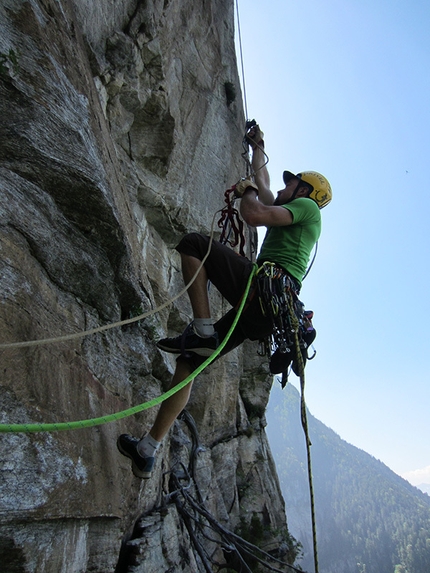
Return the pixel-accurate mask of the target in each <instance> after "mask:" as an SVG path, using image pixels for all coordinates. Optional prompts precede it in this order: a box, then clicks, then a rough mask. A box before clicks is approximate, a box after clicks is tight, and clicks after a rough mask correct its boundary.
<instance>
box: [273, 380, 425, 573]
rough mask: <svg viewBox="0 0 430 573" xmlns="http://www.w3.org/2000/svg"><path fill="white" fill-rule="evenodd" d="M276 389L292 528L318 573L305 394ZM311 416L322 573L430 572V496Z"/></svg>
mask: <svg viewBox="0 0 430 573" xmlns="http://www.w3.org/2000/svg"><path fill="white" fill-rule="evenodd" d="M275 386H276V387H275V388H274V389H273V391H272V398H271V401H270V404H269V409H268V412H267V418H268V428H267V429H268V435H269V440H270V444H271V448H272V452H273V455H274V458H275V461H276V464H277V468H278V473H279V478H280V481H281V488H282V492H283V495H284V498H285V502H286V511H287V519H288V525H289V529H290V531H291V533H292V534H293V535H294V536H295V537H296V538H297V539H298V540H299V541H301V542H302V544H303V547H304V559H303V561H302V567H303V569H305V570H307V571H310V572H311V571H313V558H312V550H311V547H312V545H311V525H310V509H309V486H308V478H307V465H306V449H305V442H304V437H303V430H302V427H301V423H300V403H299V402H300V396H299V393H298V391H297V390H296V389H295V388H294V387H293V386H292V385H291V384H288V385H287V387H286V388H285V390H283V391H282V390H281V389H280V387H278V384H277V383H276V382H275ZM308 416H309V431H310V436H311V441H312V449H311V450H312V465H313V476H314V490H315V498H316V502H315V503H316V513H317V535H318V552H319V563H320V573H429V572H430V497H429V496H428V495H427V494H424V493H422V492H421V491H420V490H418V489H417V488H415V487H413V486H411V485H410V484H409V483H408V482H407V481H405V480H404V479H402V478H401V477H399V476H398V475H396V474H395V473H394V472H392V471H391V470H390V469H389V468H388V467H387V466H385V465H384V464H383V463H381V462H380V461H378V460H376V459H375V458H374V457H372V456H370V455H369V454H367V453H365V452H364V451H362V450H359V449H358V448H356V447H354V446H352V445H350V444H348V443H347V442H345V441H344V440H342V439H341V438H340V437H339V436H338V435H337V434H336V433H335V432H333V431H332V430H331V429H330V428H328V427H327V426H325V425H324V424H322V423H321V422H319V421H318V420H316V419H315V418H314V417H313V416H311V415H310V414H308ZM363 423H364V422H363ZM381 431H383V428H381Z"/></svg>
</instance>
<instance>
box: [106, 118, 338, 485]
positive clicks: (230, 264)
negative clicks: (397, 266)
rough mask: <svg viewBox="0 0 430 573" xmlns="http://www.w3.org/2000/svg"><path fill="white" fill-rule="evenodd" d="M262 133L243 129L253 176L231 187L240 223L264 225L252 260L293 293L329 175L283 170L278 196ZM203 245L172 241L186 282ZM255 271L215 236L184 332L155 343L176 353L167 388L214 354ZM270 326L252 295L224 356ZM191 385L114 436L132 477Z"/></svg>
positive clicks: (146, 471) (194, 240) (198, 239)
mask: <svg viewBox="0 0 430 573" xmlns="http://www.w3.org/2000/svg"><path fill="white" fill-rule="evenodd" d="M263 137H264V135H263V133H262V132H261V130H260V128H259V126H258V125H257V126H255V127H253V128H251V129H250V130H249V131H248V133H247V140H248V142H249V144H250V146H251V148H252V150H253V152H252V167H253V170H254V173H255V176H254V177H255V183H254V182H252V181H251V180H250V179H245V180H242V181H240V182H239V183H238V184H237V186H236V190H235V194H236V196H237V197H240V198H241V202H240V213H241V215H242V217H243V219H244V220H245V222H246V223H248V224H249V225H252V226H254V227H258V226H266V227H267V228H268V230H267V233H266V237H265V239H264V242H263V244H262V247H261V251H260V254H259V256H258V260H257V263H258V264H262V263H263V262H264V261H271V262H273V263H276V264H277V266H279V267H281V269H282V270H283V272H285V273H286V274H287V275H288V276H289V277H290V279H291V283H292V285H293V288H294V290H295V291H296V292H297V293H298V292H299V290H300V287H301V280H302V278H303V276H304V274H305V272H306V267H307V265H308V261H309V257H310V253H311V251H312V249H313V247H314V245H315V243H316V241H317V240H318V238H319V235H320V230H321V215H320V209H322V208H323V207H324V206H325V205H327V204H328V203H329V202H330V200H331V188H330V184H329V182H328V181H327V179H325V177H323V176H322V175H320V174H319V173H316V172H314V171H308V172H302V173H299V174H297V175H294V174H293V173H291V172H290V171H284V173H283V180H284V188H283V189H281V190H280V191H279V192H278V193H277V197H276V199H275V198H274V195H273V193H272V192H271V190H270V178H269V173H268V171H267V168H266V166H265V155H264V152H263V150H264V139H263ZM208 246H209V237H205V236H202V235H200V234H197V233H191V234H189V235H186V236H185V237H184V238H183V239H182V240H181V241H180V243H179V245H178V246H177V247H176V250H177V251H178V252H179V253H180V255H181V263H182V273H183V278H184V281H185V284H188V282H189V281H190V280H191V278H192V277H193V276H194V274H195V273H196V271H197V269H198V267H199V265H200V263H201V261H202V259H203V257H204V256H205V254H206V253H207V250H208ZM252 270H253V263H252V262H251V261H250V260H249V259H247V258H246V257H241V256H238V255H237V254H236V253H235V252H234V251H233V250H231V249H230V248H228V247H227V246H225V245H222V244H221V243H219V242H215V241H214V242H213V243H212V247H211V251H210V255H209V257H208V258H207V260H206V261H205V264H204V266H203V268H202V269H201V271H200V272H199V274H198V275H197V278H196V280H195V281H194V283H193V284H192V285H191V286H190V288H189V290H188V294H189V297H190V302H191V306H192V310H193V315H194V320H193V322H192V323H191V325H189V326H188V327H187V329H186V330H185V332H184V333H183V335H182V336H178V337H176V338H165V339H162V340H160V341H159V342H158V343H157V346H158V348H159V349H161V350H163V351H165V352H170V353H174V354H178V355H179V357H178V359H177V363H176V370H175V373H174V375H173V378H172V382H171V386H170V387H171V388H173V387H174V386H176V385H177V384H179V383H180V382H181V381H183V380H185V378H187V377H188V376H189V375H190V374H191V373H192V372H193V371H194V370H195V369H196V368H197V367H198V366H199V365H200V364H202V363H203V361H204V360H205V359H206V358H207V357H208V356H210V355H211V354H213V352H214V351H215V350H216V348H217V347H218V345H219V342H220V341H221V340H223V339H224V337H225V335H226V334H227V332H228V331H229V329H230V326H231V325H232V323H233V321H234V318H235V315H236V309H235V307H236V305H238V304H239V303H240V300H241V297H242V295H243V292H244V290H245V287H246V284H247V281H248V278H249V276H250V274H251V272H252ZM208 280H209V281H211V283H212V284H213V285H214V286H215V287H216V288H217V289H218V290H219V291H220V293H221V294H222V295H223V297H224V298H226V299H227V301H228V302H229V303H230V304H231V305H232V307H233V308H232V309H231V310H230V311H229V312H227V314H226V315H224V316H223V317H222V318H221V319H220V320H218V321H217V322H215V321H214V319H212V318H211V313H210V306H209V299H208V289H207V284H208ZM272 330H273V326H272V321H271V320H270V319H269V318H268V317H266V316H264V315H263V313H262V310H261V307H260V302H259V298H258V296H254V297H252V295H250V296H249V298H248V301H247V303H246V306H245V309H244V311H243V313H242V316H241V317H240V319H239V322H238V324H237V326H236V328H235V330H234V331H233V333H232V335H231V337H230V339H229V340H228V342H227V344H226V346H225V347H224V348H223V350H222V352H221V355H223V354H226V353H227V352H230V351H231V350H232V349H233V348H236V347H237V346H238V345H240V344H241V343H242V342H243V341H244V340H245V339H250V340H259V339H262V338H265V337H267V336H269V335H270V334H271V333H272ZM191 387H192V381H191V382H190V383H189V384H188V385H186V386H185V387H184V388H182V389H180V390H179V391H178V392H177V393H175V394H173V395H172V396H170V398H168V399H167V400H165V401H164V402H163V403H162V404H161V407H160V410H159V411H158V414H157V417H156V420H155V422H154V425H153V426H152V428H151V429H150V431H149V432H148V433H147V434H146V435H145V436H144V437H143V438H142V439H141V440H139V439H137V438H135V437H133V436H131V435H129V434H122V435H120V436H119V438H118V441H117V446H118V449H119V451H120V452H121V453H122V454H123V455H125V456H127V457H128V458H130V459H131V460H132V469H133V473H134V475H135V476H137V477H140V478H149V477H150V476H151V472H152V470H153V466H154V460H155V455H156V451H157V449H158V447H159V446H160V443H161V441H162V439H163V438H164V436H165V435H166V434H167V432H168V431H169V429H170V427H171V426H172V424H173V422H174V421H175V419H176V418H177V416H178V415H179V414H180V412H181V411H182V410H183V409H184V408H185V406H186V404H187V402H188V399H189V396H190V392H191Z"/></svg>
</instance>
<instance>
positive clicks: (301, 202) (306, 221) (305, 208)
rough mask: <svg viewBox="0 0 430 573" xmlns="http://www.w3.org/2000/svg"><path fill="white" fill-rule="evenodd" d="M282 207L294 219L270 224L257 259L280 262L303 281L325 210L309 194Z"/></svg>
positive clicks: (296, 277)
mask: <svg viewBox="0 0 430 573" xmlns="http://www.w3.org/2000/svg"><path fill="white" fill-rule="evenodd" d="M282 207H284V208H285V209H288V210H289V211H290V212H291V214H292V216H293V223H292V225H286V226H285V227H268V228H267V233H266V236H265V238H264V241H263V244H262V246H261V251H260V254H259V255H258V261H257V262H258V263H259V264H261V263H263V262H264V261H270V262H272V263H276V264H277V265H279V266H281V267H282V268H283V269H284V270H286V271H287V272H288V273H290V274H291V275H292V276H293V277H294V278H295V279H297V280H298V281H299V283H300V284H301V282H302V279H303V276H304V274H305V272H306V269H307V266H308V263H309V257H310V254H311V251H312V249H313V247H314V245H315V243H316V242H317V241H318V239H319V236H320V234H321V213H320V210H319V207H318V205H317V204H316V203H315V201H313V200H312V199H308V198H306V197H299V198H298V199H294V200H293V201H291V203H287V204H286V205H282Z"/></svg>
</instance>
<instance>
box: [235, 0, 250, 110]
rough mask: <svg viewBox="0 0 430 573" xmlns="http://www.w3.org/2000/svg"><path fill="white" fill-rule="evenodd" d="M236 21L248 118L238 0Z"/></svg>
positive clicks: (237, 0)
mask: <svg viewBox="0 0 430 573" xmlns="http://www.w3.org/2000/svg"><path fill="white" fill-rule="evenodd" d="M236 21H237V35H238V39H239V54H240V66H241V68H242V86H243V102H244V106H245V117H246V118H248V104H247V101H246V85H245V66H244V65H243V51H242V35H241V32H240V17H239V0H236Z"/></svg>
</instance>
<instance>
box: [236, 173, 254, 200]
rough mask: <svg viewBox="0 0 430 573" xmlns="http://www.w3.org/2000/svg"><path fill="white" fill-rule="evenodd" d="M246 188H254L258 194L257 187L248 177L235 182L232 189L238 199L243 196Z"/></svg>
mask: <svg viewBox="0 0 430 573" xmlns="http://www.w3.org/2000/svg"><path fill="white" fill-rule="evenodd" d="M248 189H254V190H255V191H257V194H258V187H257V185H256V184H255V183H254V182H253V181H251V179H249V178H247V179H242V180H241V181H239V183H237V184H236V187H235V189H234V194H235V195H236V197H237V198H238V199H240V198H241V197H243V194H244V193H245V191H247V190H248Z"/></svg>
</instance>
